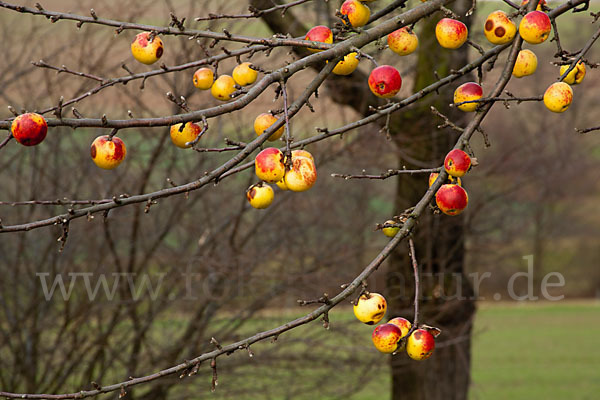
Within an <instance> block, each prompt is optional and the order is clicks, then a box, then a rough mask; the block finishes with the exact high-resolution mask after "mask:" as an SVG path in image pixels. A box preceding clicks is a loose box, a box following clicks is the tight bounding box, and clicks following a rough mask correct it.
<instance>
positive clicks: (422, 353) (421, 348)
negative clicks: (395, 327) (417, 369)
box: [406, 329, 435, 361]
mask: <svg viewBox="0 0 600 400" xmlns="http://www.w3.org/2000/svg"><path fill="white" fill-rule="evenodd" d="M434 349H435V338H434V337H433V335H432V334H431V333H429V332H428V331H426V330H425V329H417V330H415V331H414V332H413V333H411V335H410V336H409V337H408V341H407V342H406V352H407V353H408V356H409V357H410V358H412V359H413V360H417V361H421V360H425V359H427V358H429V357H431V354H433V350H434Z"/></svg>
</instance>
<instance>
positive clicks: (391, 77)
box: [369, 65, 402, 99]
mask: <svg viewBox="0 0 600 400" xmlns="http://www.w3.org/2000/svg"><path fill="white" fill-rule="evenodd" d="M400 87H402V78H401V77H400V72H398V70H397V69H396V68H394V67H392V66H390V65H381V66H379V67H377V68H375V69H374V70H373V71H371V74H369V89H371V92H373V94H374V95H375V96H377V97H381V98H384V99H387V98H389V97H394V96H395V95H396V93H398V92H399V91H400Z"/></svg>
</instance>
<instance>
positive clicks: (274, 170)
mask: <svg viewBox="0 0 600 400" xmlns="http://www.w3.org/2000/svg"><path fill="white" fill-rule="evenodd" d="M283 159H284V156H283V153H282V152H281V150H279V149H277V148H275V147H268V148H266V149H264V150H263V151H261V152H260V153H258V154H257V155H256V158H255V159H254V169H255V172H256V176H258V178H259V179H261V180H263V181H265V182H268V183H277V182H279V181H280V180H281V179H282V178H283V176H284V175H285V165H284V163H283Z"/></svg>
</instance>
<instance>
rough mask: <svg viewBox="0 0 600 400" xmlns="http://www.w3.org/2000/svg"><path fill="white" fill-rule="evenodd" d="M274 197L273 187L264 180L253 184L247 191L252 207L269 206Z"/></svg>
mask: <svg viewBox="0 0 600 400" xmlns="http://www.w3.org/2000/svg"><path fill="white" fill-rule="evenodd" d="M274 198H275V193H274V192H273V188H272V187H271V186H269V185H267V184H266V183H264V182H259V183H257V184H256V185H252V186H250V187H249V188H248V190H247V191H246V199H248V202H249V203H250V205H251V206H252V207H254V208H257V209H262V208H267V207H269V206H270V205H271V203H272V202H273V199H274Z"/></svg>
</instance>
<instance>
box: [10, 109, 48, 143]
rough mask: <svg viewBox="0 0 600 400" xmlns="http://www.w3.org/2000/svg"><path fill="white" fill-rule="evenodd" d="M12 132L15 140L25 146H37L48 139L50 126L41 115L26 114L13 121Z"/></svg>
mask: <svg viewBox="0 0 600 400" xmlns="http://www.w3.org/2000/svg"><path fill="white" fill-rule="evenodd" d="M10 131H11V132H12V135H13V137H14V138H15V140H16V141H17V142H19V143H21V144H22V145H23V146H35V145H36V144H40V143H41V142H42V141H43V140H44V139H45V138H46V134H47V133H48V124H47V123H46V120H45V119H44V117H42V116H41V115H40V114H36V113H26V114H21V115H19V116H18V117H16V118H15V119H14V120H13V122H12V124H11V125H10Z"/></svg>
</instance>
